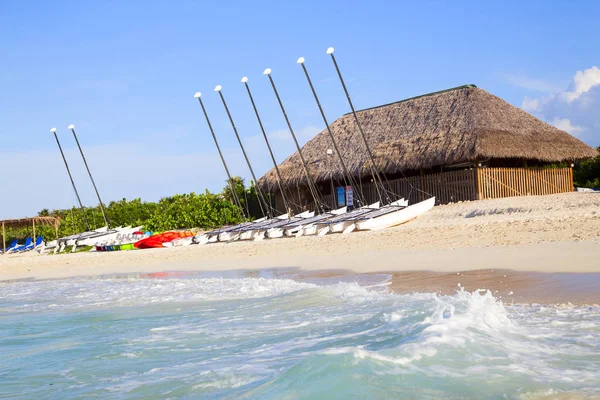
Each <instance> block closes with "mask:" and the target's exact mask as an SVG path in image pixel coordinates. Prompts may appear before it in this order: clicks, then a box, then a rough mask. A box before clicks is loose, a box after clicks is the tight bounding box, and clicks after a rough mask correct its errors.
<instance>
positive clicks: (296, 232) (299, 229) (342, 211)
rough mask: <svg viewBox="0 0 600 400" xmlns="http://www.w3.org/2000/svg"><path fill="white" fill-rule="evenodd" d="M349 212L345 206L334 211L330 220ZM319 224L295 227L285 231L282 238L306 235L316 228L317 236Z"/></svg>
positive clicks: (331, 212)
mask: <svg viewBox="0 0 600 400" xmlns="http://www.w3.org/2000/svg"><path fill="white" fill-rule="evenodd" d="M347 211H348V207H346V206H344V207H341V208H338V209H337V210H332V211H330V212H329V213H330V214H332V216H331V217H330V218H333V217H334V216H337V215H342V214H345V213H346V212H347ZM317 223H318V222H315V223H309V224H307V225H298V226H294V227H292V228H290V229H283V230H282V236H284V235H285V236H300V235H299V232H302V234H305V233H304V232H306V230H307V229H310V228H311V227H313V226H314V227H315V234H316V224H317ZM269 237H272V236H271V232H270V231H269ZM277 237H281V236H277Z"/></svg>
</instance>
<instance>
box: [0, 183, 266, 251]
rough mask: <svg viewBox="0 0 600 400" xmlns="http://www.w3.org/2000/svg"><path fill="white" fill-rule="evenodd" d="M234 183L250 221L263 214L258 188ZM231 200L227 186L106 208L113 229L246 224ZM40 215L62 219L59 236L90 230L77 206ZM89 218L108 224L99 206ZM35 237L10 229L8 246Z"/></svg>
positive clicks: (39, 231)
mask: <svg viewBox="0 0 600 400" xmlns="http://www.w3.org/2000/svg"><path fill="white" fill-rule="evenodd" d="M233 181H234V183H235V187H236V190H237V191H238V195H239V196H240V199H241V201H242V203H243V206H244V208H246V207H247V208H248V209H249V210H250V216H251V217H250V218H254V217H258V216H259V214H257V213H256V212H254V211H253V210H256V209H257V208H258V203H257V200H256V192H255V190H254V185H253V184H251V185H250V187H249V188H246V187H245V185H244V180H243V179H242V178H240V177H234V178H233ZM230 199H231V190H230V189H229V185H226V186H225V188H224V189H223V192H222V193H220V194H213V193H210V192H209V191H208V190H207V191H205V192H204V193H203V194H196V193H194V192H192V193H188V194H176V195H174V196H171V197H165V198H162V199H160V200H159V201H158V202H156V203H155V202H145V201H142V200H141V199H133V200H127V199H123V200H120V201H112V202H110V203H109V204H107V205H106V207H105V209H106V214H107V216H108V219H109V221H110V224H111V226H142V227H143V230H149V231H153V232H162V231H167V230H172V229H185V228H202V229H210V228H216V227H219V226H223V225H227V224H235V223H239V222H242V221H243V219H244V217H243V215H242V213H241V212H240V210H239V209H238V208H237V207H235V206H234V205H233V202H232V201H231V200H230ZM38 215H40V216H51V217H57V218H59V219H60V222H61V224H60V228H59V230H58V236H59V237H65V236H68V235H72V234H75V233H79V232H84V231H86V230H87V227H86V224H85V221H84V218H83V213H82V212H81V210H80V209H78V208H76V207H73V208H70V209H65V210H52V211H50V210H47V209H44V210H42V211H40V212H39V213H38ZM85 215H86V218H87V220H88V222H89V224H90V228H91V229H95V228H100V227H102V226H104V225H105V223H104V219H103V217H102V212H101V211H100V207H99V206H96V207H90V208H86V209H85ZM31 235H32V231H31V226H29V227H24V228H18V229H15V228H7V231H6V242H7V245H8V244H9V243H10V241H11V240H13V239H15V238H16V239H19V240H21V241H22V239H24V238H26V237H29V236H31ZM36 235H37V236H39V235H43V236H44V237H45V238H47V239H48V240H53V239H54V236H55V234H54V228H52V227H45V226H39V227H36ZM1 246H2V244H1V243H0V247H1Z"/></svg>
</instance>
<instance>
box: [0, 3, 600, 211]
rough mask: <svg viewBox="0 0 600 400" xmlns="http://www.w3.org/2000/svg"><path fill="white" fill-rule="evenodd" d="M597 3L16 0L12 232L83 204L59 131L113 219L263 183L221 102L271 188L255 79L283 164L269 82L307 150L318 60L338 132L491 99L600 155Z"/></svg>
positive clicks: (7, 89)
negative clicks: (458, 97) (385, 114)
mask: <svg viewBox="0 0 600 400" xmlns="http://www.w3.org/2000/svg"><path fill="white" fill-rule="evenodd" d="M598 15H600V2H597V1H584V0H582V1H578V2H576V3H575V2H567V1H555V2H547V1H527V2H521V1H502V2H500V1H499V2H480V1H476V2H463V1H455V2H453V1H435V2H434V1H431V2H429V1H422V2H414V1H412V2H408V1H377V0H370V1H351V0H345V1H310V0H307V1H302V2H289V1H281V2H278V1H274V2H251V1H240V2H235V1H220V2H209V1H197V0H196V1H194V0H189V1H149V0H145V1H127V0H123V1H105V0H98V1H94V2H82V1H67V0H63V1H60V0H59V1H54V2H47V1H35V0H26V1H23V0H15V1H13V0H0V38H1V39H0V54H2V56H1V58H0V122H1V123H0V171H2V184H0V193H1V195H0V219H3V218H18V217H24V216H32V215H35V214H36V213H37V212H38V211H40V210H41V209H43V208H48V209H55V208H69V207H71V206H72V205H74V204H75V202H76V199H75V195H74V194H73V190H72V189H71V186H70V182H69V179H68V176H67V174H66V171H65V168H64V164H63V162H62V158H61V157H60V153H59V152H58V148H57V146H56V142H55V140H54V137H53V136H52V134H51V133H50V128H52V127H56V128H57V134H58V137H59V139H60V141H61V144H62V145H63V147H64V148H65V155H66V157H67V160H68V162H69V164H70V166H71V169H72V170H73V173H74V178H75V182H76V184H77V186H78V189H79V191H80V195H81V197H82V200H83V202H84V203H85V204H86V205H94V204H97V200H96V198H95V194H94V191H93V188H92V187H91V183H90V182H89V178H87V175H86V172H85V167H84V165H83V162H82V160H81V157H80V156H79V153H78V151H77V147H76V144H75V141H74V139H73V137H72V135H71V133H70V131H68V130H67V126H68V125H69V124H75V127H76V131H77V135H78V137H79V141H80V142H81V145H82V147H83V149H84V152H85V154H86V157H87V159H88V163H89V165H90V168H91V170H92V173H93V174H94V179H95V180H96V184H97V186H98V189H99V190H100V194H101V196H102V197H103V200H104V202H109V201H111V200H120V199H122V198H127V199H133V198H138V197H141V198H142V199H143V200H147V201H156V200H158V199H160V198H161V197H166V196H170V195H173V194H175V193H188V192H196V193H198V192H203V191H204V190H205V189H209V190H211V191H220V190H221V189H222V187H223V186H224V185H225V179H226V175H225V172H224V170H223V168H222V166H221V164H220V161H219V158H218V154H217V152H216V149H215V147H214V143H213V142H212V138H211V136H210V132H209V130H208V128H207V125H206V121H205V120H204V117H203V115H202V111H201V109H200V106H199V104H198V102H197V101H196V100H195V99H194V98H193V95H194V93H195V92H197V91H200V92H202V98H203V99H204V102H205V105H206V108H207V111H208V113H209V116H210V118H211V122H212V124H213V126H214V129H215V133H216V135H217V136H218V138H219V141H220V143H221V145H222V147H223V150H224V153H225V158H226V160H227V161H228V163H229V165H230V169H231V172H232V174H233V175H240V176H242V177H244V178H246V181H249V179H250V173H249V171H248V168H247V167H246V166H245V163H244V160H243V158H242V153H241V151H240V149H239V146H238V145H237V142H236V140H235V136H234V134H233V130H232V128H231V125H230V123H229V120H228V119H227V116H226V114H225V111H224V108H223V105H222V103H221V102H220V99H219V97H218V95H217V94H216V93H214V92H213V88H214V87H215V85H222V86H223V95H224V96H225V98H226V100H227V103H228V106H229V108H230V110H231V113H232V116H233V119H234V121H235V124H236V127H237V128H238V131H239V133H240V136H241V137H242V140H243V142H244V144H245V146H246V150H247V152H248V154H249V156H250V160H251V162H252V164H253V166H254V168H255V172H256V174H257V175H258V176H262V174H263V173H264V172H266V171H267V170H268V169H270V168H271V167H272V164H271V162H270V159H269V156H268V153H267V150H266V147H265V145H264V141H263V139H262V136H261V133H260V130H259V126H258V123H257V121H256V118H255V116H254V114H253V111H252V108H251V104H250V102H249V99H248V97H247V94H246V92H245V89H244V86H243V84H242V83H240V79H241V77H243V76H247V77H248V79H249V82H248V83H249V84H250V87H251V88H252V92H253V95H254V97H255V100H256V103H257V107H258V109H259V112H260V113H261V117H262V119H263V122H264V125H265V128H266V130H267V133H268V135H269V137H270V138H271V140H272V145H273V147H274V151H275V155H276V157H277V160H278V161H279V162H281V161H283V160H284V159H285V158H286V157H287V156H289V155H290V154H291V153H293V151H294V145H293V142H292V140H291V137H290V135H289V134H288V131H287V129H286V124H285V120H284V119H283V117H282V115H281V112H280V110H279V108H278V105H277V102H276V99H275V97H274V94H273V92H272V90H271V88H270V86H269V83H268V80H267V78H266V77H265V76H263V75H262V72H263V70H264V69H265V68H267V67H269V68H271V69H272V70H273V75H272V76H273V79H274V80H275V82H276V84H277V86H278V89H279V92H280V95H281V97H282V100H283V102H284V104H285V106H286V108H287V112H288V115H289V117H290V120H291V122H292V125H293V127H294V129H295V131H296V132H297V134H298V136H299V139H300V141H301V142H302V143H304V142H306V141H307V140H308V139H310V138H311V137H312V136H314V135H315V134H316V133H318V132H320V131H321V130H322V129H324V128H325V124H324V122H323V120H322V119H321V116H320V114H319V111H318V108H317V106H316V104H315V102H314V99H313V98H312V95H311V92H310V88H309V86H308V84H307V82H306V79H305V78H304V75H303V73H302V70H301V67H300V66H299V65H297V64H296V59H297V58H298V57H300V56H303V57H305V59H306V67H307V68H308V71H309V72H310V74H311V78H312V80H313V82H314V84H315V89H316V91H317V93H318V94H319V96H320V100H321V103H322V105H323V108H324V110H325V113H326V115H327V118H328V120H329V122H330V123H331V122H333V121H334V120H335V119H336V118H338V117H339V116H341V115H342V114H343V113H345V112H348V111H349V107H348V105H347V102H346V99H345V97H344V93H343V91H342V88H341V86H340V83H339V81H338V80H337V77H336V74H335V69H334V68H333V65H332V63H331V60H330V59H329V57H328V56H327V55H326V54H325V50H326V49H327V48H328V47H329V46H333V47H335V51H336V52H335V54H336V58H337V61H338V63H339V64H340V68H341V70H342V74H343V75H344V77H345V79H346V81H347V82H346V83H347V85H348V89H349V91H350V93H351V95H352V98H353V100H354V103H355V105H356V107H357V108H359V109H360V108H367V107H372V106H376V105H380V104H384V103H389V102H393V101H398V100H401V99H405V98H408V97H412V96H416V95H420V94H424V93H429V92H433V91H437V90H442V89H447V88H451V87H455V86H460V85H463V84H475V85H477V86H478V87H480V88H482V89H485V90H487V91H488V92H490V93H492V94H495V95H497V96H499V97H501V98H503V99H504V100H506V101H508V102H509V103H511V104H513V105H515V106H518V107H521V108H523V109H525V110H526V111H528V112H530V113H532V114H533V115H535V116H536V117H538V118H540V119H543V120H544V121H546V122H548V123H551V124H553V125H555V126H557V127H559V128H561V129H564V130H567V131H568V132H570V133H571V134H572V135H574V136H576V137H578V138H580V139H581V140H583V141H584V142H586V143H588V144H590V145H592V146H598V145H599V144H600V112H599V111H600V41H599V40H598V38H600V24H598V23H597V16H598Z"/></svg>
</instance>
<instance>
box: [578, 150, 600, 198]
mask: <svg viewBox="0 0 600 400" xmlns="http://www.w3.org/2000/svg"><path fill="white" fill-rule="evenodd" d="M598 152H600V146H598ZM573 180H574V181H575V186H579V187H587V188H596V189H600V155H598V156H596V157H595V158H592V159H591V160H586V161H582V162H581V163H579V164H578V165H577V166H575V168H574V169H573Z"/></svg>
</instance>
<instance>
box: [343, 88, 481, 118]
mask: <svg viewBox="0 0 600 400" xmlns="http://www.w3.org/2000/svg"><path fill="white" fill-rule="evenodd" d="M467 88H477V86H475V85H473V84H467V85H462V86H456V87H453V88H450V89H444V90H438V91H437V92H431V93H425V94H421V95H419V96H414V97H409V98H408V99H404V100H398V101H393V102H391V103H386V104H381V105H379V106H374V107H369V108H363V109H362V110H357V111H356V112H357V113H359V112H361V111H367V110H373V109H375V108H380V107H386V106H391V105H392V104H398V103H404V102H405V101H410V100H416V99H420V98H421V97H428V96H433V95H436V94H441V93H446V92H451V91H453V90H458V89H467ZM348 114H352V113H351V112H348V113H346V114H344V115H348Z"/></svg>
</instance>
